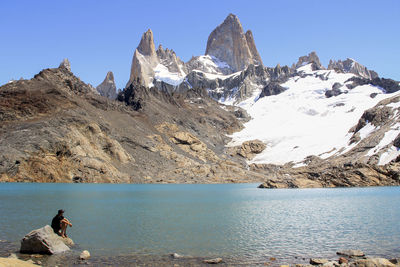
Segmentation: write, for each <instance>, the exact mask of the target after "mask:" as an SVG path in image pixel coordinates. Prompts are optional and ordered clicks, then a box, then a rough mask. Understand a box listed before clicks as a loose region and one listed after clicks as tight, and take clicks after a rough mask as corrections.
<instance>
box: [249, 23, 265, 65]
mask: <svg viewBox="0 0 400 267" xmlns="http://www.w3.org/2000/svg"><path fill="white" fill-rule="evenodd" d="M246 40H247V45H248V46H249V49H250V52H251V55H252V57H253V60H254V63H255V64H256V65H262V64H263V63H262V60H261V57H260V54H259V53H258V51H257V48H256V44H255V42H254V37H253V33H252V32H251V31H250V30H248V31H247V32H246Z"/></svg>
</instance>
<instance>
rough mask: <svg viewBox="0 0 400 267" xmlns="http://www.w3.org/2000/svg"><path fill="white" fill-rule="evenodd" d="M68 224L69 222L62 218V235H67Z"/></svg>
mask: <svg viewBox="0 0 400 267" xmlns="http://www.w3.org/2000/svg"><path fill="white" fill-rule="evenodd" d="M67 226H68V224H67V223H66V222H65V221H64V220H62V221H61V237H67Z"/></svg>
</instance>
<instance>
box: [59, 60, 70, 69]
mask: <svg viewBox="0 0 400 267" xmlns="http://www.w3.org/2000/svg"><path fill="white" fill-rule="evenodd" d="M58 67H59V68H65V69H67V70H68V71H71V64H70V63H69V60H68V58H64V59H63V61H62V62H61V63H60V66H58Z"/></svg>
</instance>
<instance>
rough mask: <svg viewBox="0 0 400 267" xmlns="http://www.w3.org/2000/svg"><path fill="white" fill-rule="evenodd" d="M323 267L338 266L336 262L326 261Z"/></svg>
mask: <svg viewBox="0 0 400 267" xmlns="http://www.w3.org/2000/svg"><path fill="white" fill-rule="evenodd" d="M322 266H323V267H339V266H340V264H339V263H338V262H337V261H328V262H325V263H324V264H322Z"/></svg>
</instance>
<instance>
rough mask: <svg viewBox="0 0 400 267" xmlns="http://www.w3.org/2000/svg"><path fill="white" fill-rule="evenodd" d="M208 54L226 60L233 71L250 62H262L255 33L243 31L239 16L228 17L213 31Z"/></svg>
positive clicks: (241, 68) (207, 49)
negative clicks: (255, 41)
mask: <svg viewBox="0 0 400 267" xmlns="http://www.w3.org/2000/svg"><path fill="white" fill-rule="evenodd" d="M206 55H210V56H214V57H216V58H218V59H219V60H221V61H223V62H226V63H227V64H228V65H229V66H230V67H231V68H232V72H236V71H239V70H243V69H245V68H246V67H247V66H248V65H250V64H257V65H258V64H262V61H261V58H260V55H259V54H258V51H257V49H256V46H255V44H254V38H253V34H252V33H251V31H250V32H248V33H247V34H246V35H245V34H244V32H243V28H242V24H241V23H240V21H239V19H238V17H237V16H235V15H233V14H229V15H228V17H226V19H225V20H224V21H223V22H222V24H221V25H219V26H218V27H217V28H215V30H214V31H212V32H211V34H210V36H209V37H208V41H207V48H206Z"/></svg>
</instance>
